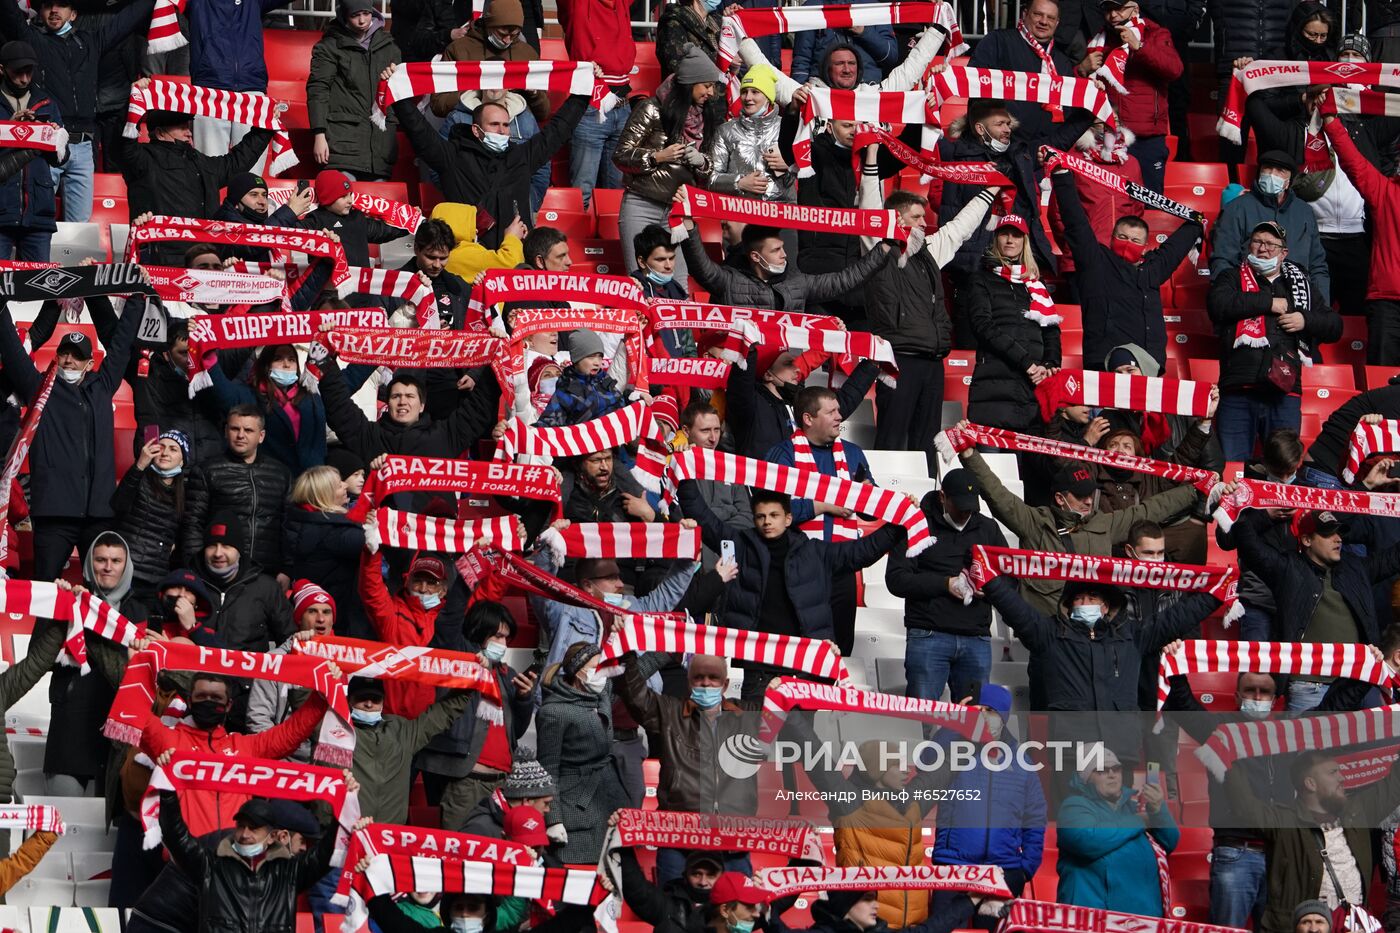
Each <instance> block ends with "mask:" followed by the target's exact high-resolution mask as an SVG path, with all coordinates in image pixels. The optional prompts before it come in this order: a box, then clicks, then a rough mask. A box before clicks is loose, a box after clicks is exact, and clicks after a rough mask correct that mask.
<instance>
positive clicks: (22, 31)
mask: <svg viewBox="0 0 1400 933" xmlns="http://www.w3.org/2000/svg"><path fill="white" fill-rule="evenodd" d="M154 9H155V0H136V2H134V3H131V4H129V5H128V6H126V7H123V8H122V9H120V10H118V11H117V12H115V13H114V14H113V15H112V17H111V18H110V19H108V20H107V21H106V22H104V23H103V24H102V25H100V26H98V27H96V28H94V29H88V28H86V27H85V23H86V22H87V21H86V19H84V20H81V21H79V22H76V23H74V24H73V28H72V29H71V30H69V31H68V33H67V34H65V35H62V36H60V35H56V34H55V33H53V32H50V31H49V30H48V29H47V28H45V27H44V25H43V24H42V22H41V20H40V18H39V17H35V18H34V21H33V22H32V23H31V22H30V21H29V20H28V18H27V17H26V16H25V14H24V10H23V9H22V8H21V7H20V6H19V4H17V3H0V33H3V34H4V37H5V38H6V39H13V40H19V41H22V42H28V43H29V45H30V46H31V47H32V48H33V49H34V57H35V58H37V59H38V60H39V66H38V68H36V69H35V71H34V83H35V84H38V85H42V86H43V87H44V88H46V89H47V90H48V92H49V93H50V94H52V95H53V97H54V99H55V101H57V103H58V110H59V112H60V113H62V114H63V125H64V126H65V127H66V128H67V129H68V132H69V133H91V132H94V131H95V130H96V129H97V88H98V63H99V62H100V61H101V59H102V56H103V55H104V54H105V53H106V52H107V51H108V50H110V49H113V48H115V47H116V46H118V45H120V44H121V43H122V42H123V41H124V40H125V39H126V38H127V36H129V35H131V34H132V33H133V32H135V31H136V30H137V29H138V28H144V27H145V26H146V24H147V23H148V22H149V21H150V19H151V11H152V10H154ZM133 216H134V215H133Z"/></svg>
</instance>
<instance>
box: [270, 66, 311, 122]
mask: <svg viewBox="0 0 1400 933" xmlns="http://www.w3.org/2000/svg"><path fill="white" fill-rule="evenodd" d="M267 96H268V97H271V98H272V99H273V100H276V101H279V102H281V103H284V104H286V105H287V109H286V110H284V111H282V114H281V120H282V125H283V126H285V127H287V128H288V129H295V130H309V129H311V120H310V118H309V117H308V116H307V112H306V78H305V77H304V76H303V77H300V78H290V79H283V80H278V79H273V78H270V79H268V82H267Z"/></svg>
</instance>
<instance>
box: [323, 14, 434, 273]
mask: <svg viewBox="0 0 1400 933" xmlns="http://www.w3.org/2000/svg"><path fill="white" fill-rule="evenodd" d="M344 15H345V14H344V13H343V12H342V13H340V15H338V16H337V17H336V18H335V19H333V20H331V22H330V23H329V24H327V26H326V32H325V35H323V36H321V41H319V42H317V43H316V45H315V47H314V48H312V50H311V67H310V69H309V71H308V72H307V75H306V111H307V117H308V119H310V121H311V131H312V132H313V133H325V134H326V143H327V145H329V146H330V149H331V160H330V163H329V167H330V168H335V169H340V170H341V171H343V172H349V173H350V174H351V175H354V176H355V177H356V178H379V177H383V176H387V175H388V174H389V173H390V172H391V171H392V170H393V168H394V161H395V159H397V157H398V145H397V142H396V140H395V136H394V132H395V130H396V129H397V127H396V126H395V125H394V122H393V119H392V117H391V116H390V115H389V114H385V115H384V116H385V124H386V125H385V128H383V129H380V128H379V127H377V126H375V125H374V123H373V121H371V120H370V118H369V115H370V108H371V107H372V106H373V105H374V92H375V88H377V87H378V86H379V73H380V72H381V71H383V70H384V69H385V68H386V67H388V66H389V65H393V64H397V63H398V62H401V61H403V53H402V52H400V51H399V47H398V45H397V44H395V42H394V40H393V37H392V36H391V35H390V34H389V30H388V29H386V28H384V21H383V20H382V19H379V13H378V12H377V11H376V12H375V13H374V16H375V18H376V19H377V20H378V27H379V28H378V29H376V30H375V32H374V35H372V36H370V37H369V41H368V46H369V47H368V48H366V47H365V46H364V45H361V44H360V38H359V36H357V35H355V34H354V32H353V31H352V30H351V29H350V28H349V27H348V26H346V25H345V22H344ZM445 47H446V46H445V45H444V48H445ZM438 51H439V52H440V51H442V49H438ZM400 235H401V236H402V233H400ZM350 262H351V264H352V265H355V264H356V263H355V261H354V260H353V259H352V260H350Z"/></svg>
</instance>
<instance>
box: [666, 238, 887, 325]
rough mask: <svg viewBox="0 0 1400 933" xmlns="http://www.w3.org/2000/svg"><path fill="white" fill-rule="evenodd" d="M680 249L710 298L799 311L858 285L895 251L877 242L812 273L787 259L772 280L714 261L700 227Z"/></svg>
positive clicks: (741, 305)
mask: <svg viewBox="0 0 1400 933" xmlns="http://www.w3.org/2000/svg"><path fill="white" fill-rule="evenodd" d="M849 239H856V237H850V238H849ZM681 249H682V250H684V252H685V261H686V265H687V266H688V267H689V269H690V274H691V276H693V277H694V278H695V281H697V282H699V283H700V285H701V286H702V287H703V288H705V289H707V290H708V291H709V292H710V299H711V300H712V301H714V302H716V303H717V304H727V305H734V306H735V307H740V308H773V309H774V310H777V311H798V312H803V311H806V310H807V307H808V306H809V305H819V304H821V303H822V302H823V301H830V300H832V299H834V298H839V297H840V296H841V295H844V294H845V293H847V292H849V291H851V290H853V289H858V288H860V287H861V286H862V285H864V284H865V283H866V282H868V281H869V280H870V277H871V276H873V275H874V274H875V273H876V272H877V271H878V270H879V269H880V268H881V267H882V266H883V265H884V264H885V263H886V262H888V261H889V259H890V257H891V256H892V255H894V250H892V249H888V248H883V249H882V248H881V247H879V246H876V247H875V248H874V249H872V250H871V251H870V252H868V253H866V254H865V255H864V256H862V257H861V258H860V259H859V260H858V261H857V262H856V263H855V264H854V265H850V266H846V267H844V268H840V269H834V270H831V271H828V272H820V273H817V274H815V275H808V274H807V273H806V272H803V271H802V270H800V269H794V268H793V263H791V262H789V264H788V269H787V272H785V273H784V274H783V275H781V276H778V277H777V282H776V284H772V283H769V282H764V281H761V280H760V279H759V278H758V277H757V276H755V275H754V274H753V273H752V272H749V271H748V270H747V267H746V268H745V269H744V270H740V269H736V268H734V267H732V266H729V265H723V266H720V265H716V264H715V262H714V261H713V260H712V259H710V256H709V254H708V253H706V252H705V247H704V245H703V244H702V243H701V242H700V228H699V227H696V228H695V229H693V230H691V231H690V236H689V237H688V238H686V240H685V242H683V243H682V244H681Z"/></svg>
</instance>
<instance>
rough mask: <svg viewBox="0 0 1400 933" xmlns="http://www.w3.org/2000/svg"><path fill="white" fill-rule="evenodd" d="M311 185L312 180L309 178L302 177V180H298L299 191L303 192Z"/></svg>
mask: <svg viewBox="0 0 1400 933" xmlns="http://www.w3.org/2000/svg"><path fill="white" fill-rule="evenodd" d="M310 187H311V181H310V180H309V179H306V178H303V179H301V180H300V181H298V182H297V192H298V193H300V192H302V191H305V190H306V189H307V188H310Z"/></svg>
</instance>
